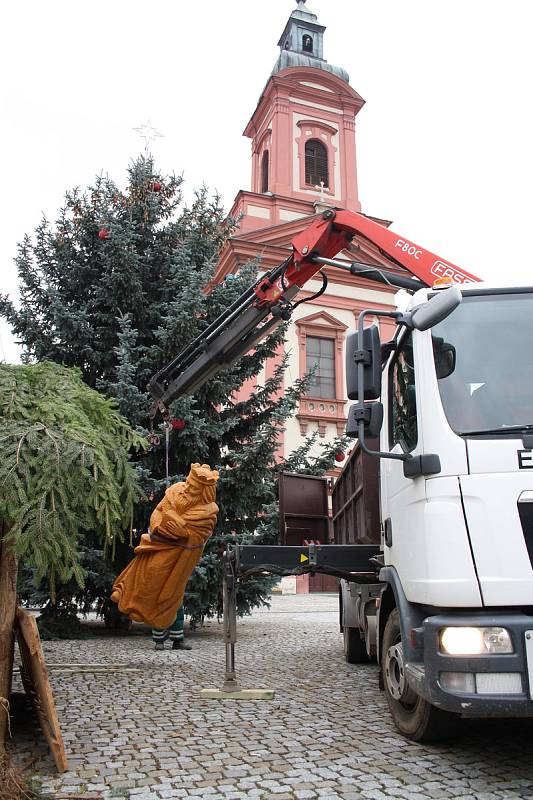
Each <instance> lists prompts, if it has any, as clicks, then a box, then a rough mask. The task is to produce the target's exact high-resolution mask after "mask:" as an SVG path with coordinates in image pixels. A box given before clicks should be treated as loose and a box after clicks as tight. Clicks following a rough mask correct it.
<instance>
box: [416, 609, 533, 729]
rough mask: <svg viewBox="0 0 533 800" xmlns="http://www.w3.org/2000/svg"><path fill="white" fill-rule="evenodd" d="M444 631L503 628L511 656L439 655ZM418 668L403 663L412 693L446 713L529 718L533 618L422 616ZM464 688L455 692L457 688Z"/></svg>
mask: <svg viewBox="0 0 533 800" xmlns="http://www.w3.org/2000/svg"><path fill="white" fill-rule="evenodd" d="M446 627H474V628H478V627H498V628H505V629H506V630H507V631H508V632H509V634H510V637H511V641H512V645H513V652H512V653H505V654H503V653H502V654H490V655H476V656H473V655H448V654H446V653H444V652H442V651H441V646H440V632H441V630H442V629H443V628H446ZM416 636H417V638H423V643H424V661H423V663H413V662H408V663H407V664H406V673H407V679H408V682H409V684H410V685H411V687H412V688H413V689H414V690H415V692H416V693H417V694H419V695H421V696H422V697H423V698H424V699H425V700H427V701H428V702H429V703H431V704H432V705H434V706H437V707H438V708H442V709H443V710H445V711H452V712H455V713H458V714H462V715H463V716H465V717H533V700H532V695H533V616H528V615H526V614H522V613H509V614H506V613H500V614H494V613H487V612H480V613H472V614H453V615H452V614H442V615H438V616H432V617H427V618H426V619H425V620H424V621H423V624H422V629H418V630H417V631H416ZM458 682H460V683H463V684H468V689H467V691H462V690H461V691H457V689H456V688H454V685H455V687H456V686H457V683H458Z"/></svg>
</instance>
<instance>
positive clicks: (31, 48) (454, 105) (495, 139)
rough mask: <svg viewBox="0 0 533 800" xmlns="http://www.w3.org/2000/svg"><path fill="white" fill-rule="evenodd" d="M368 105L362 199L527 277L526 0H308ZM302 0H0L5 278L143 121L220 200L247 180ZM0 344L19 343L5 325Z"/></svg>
mask: <svg viewBox="0 0 533 800" xmlns="http://www.w3.org/2000/svg"><path fill="white" fill-rule="evenodd" d="M307 5H308V7H309V8H311V10H312V11H313V12H314V13H315V14H317V15H318V20H319V22H320V23H321V24H323V25H326V26H327V30H326V32H325V35H324V55H325V58H326V59H327V60H328V61H329V62H330V63H332V64H335V65H337V66H341V67H344V68H345V69H346V70H347V71H348V72H349V75H350V83H351V85H352V86H353V87H354V88H355V89H356V91H357V92H359V94H361V95H362V96H363V97H364V98H365V100H366V105H365V106H364V108H363V109H362V111H361V112H360V113H359V115H358V117H357V130H356V136H357V152H358V168H359V190H360V199H361V202H362V205H363V211H365V212H366V213H369V214H374V215H376V216H379V217H385V218H388V219H391V220H393V225H392V227H393V229H394V230H395V231H397V232H398V233H401V234H403V235H404V236H405V237H407V238H409V239H411V240H413V241H415V242H418V243H419V244H421V245H423V246H425V247H427V248H429V249H430V250H432V251H433V252H436V253H437V254H439V255H441V256H442V257H444V258H446V259H448V260H451V261H453V262H455V263H456V264H458V265H462V266H463V267H465V268H466V269H467V270H469V271H470V272H473V273H474V274H477V275H479V276H480V277H483V278H485V279H487V280H498V279H499V278H504V279H505V281H506V282H525V281H527V282H532V283H533V270H532V256H531V255H530V252H529V244H530V238H531V237H530V228H531V212H532V202H531V192H532V186H533V157H532V148H533V122H532V113H531V108H530V106H531V95H532V90H531V83H532V78H533V47H532V44H531V37H532V31H533V2H532V0H497V1H496V0H309V1H308V3H307ZM294 7H295V3H294V0H226V2H222V1H221V0H196V2H186V1H185V0H173V2H171V1H170V0H90V2H89V1H88V0H74V1H73V0H68V2H67V0H65V1H64V2H63V0H25V2H13V3H9V4H4V5H3V21H2V32H1V34H0V37H1V41H0V74H1V75H2V80H1V85H0V96H1V114H2V123H1V125H0V136H1V140H2V151H3V153H4V156H3V158H4V161H3V170H2V177H3V180H2V184H3V186H2V192H1V198H2V199H1V200H0V205H1V208H2V216H1V223H2V224H1V225H0V258H1V262H0V264H1V280H0V291H2V292H9V293H10V294H11V295H13V296H16V285H17V279H16V272H15V268H14V265H13V257H14V255H15V253H16V244H17V242H18V241H20V239H21V238H22V236H23V235H24V234H25V233H31V231H32V230H33V229H34V227H35V226H36V225H37V224H38V222H39V220H40V218H41V215H42V213H46V214H47V215H48V216H50V217H51V218H54V217H55V215H56V212H57V210H58V209H59V207H60V206H61V203H62V199H63V195H64V192H65V190H66V189H67V188H70V187H73V186H77V185H78V186H82V187H84V186H86V185H87V184H89V183H90V182H91V181H92V179H93V178H94V175H95V174H96V173H99V172H100V171H104V172H107V173H109V175H110V176H111V177H112V178H114V179H115V180H116V181H117V182H118V183H119V184H123V183H124V180H125V169H126V167H127V164H128V162H129V161H130V160H131V158H133V157H134V156H136V155H137V154H138V153H139V152H140V151H141V150H142V149H143V146H144V145H143V142H142V141H141V140H140V139H139V137H138V135H137V134H136V133H135V132H134V131H133V128H135V127H137V126H139V125H141V124H142V123H143V122H145V121H146V120H147V119H150V120H151V121H152V124H153V125H154V126H155V127H156V128H157V129H158V130H159V131H161V132H162V133H163V134H164V138H161V139H158V140H157V141H156V142H155V143H154V145H153V148H152V149H153V153H154V156H155V158H156V162H157V163H158V165H159V166H160V167H161V169H162V170H164V171H175V172H177V173H181V172H183V173H184V177H185V180H186V185H187V187H188V189H189V190H192V189H193V188H194V187H195V186H198V185H200V184H202V183H204V182H205V183H206V184H207V185H209V186H210V187H212V188H213V189H218V191H219V192H220V193H221V195H222V198H223V201H224V204H225V206H226V207H227V208H228V209H229V207H230V206H231V203H232V201H233V199H234V197H235V195H236V193H237V191H238V190H239V189H241V188H244V189H249V188H250V145H249V140H248V139H245V138H243V137H242V131H243V129H244V127H245V125H246V123H247V122H248V120H249V118H250V116H251V115H252V113H253V111H254V109H255V106H256V103H257V100H258V98H259V95H260V93H261V91H262V89H263V86H264V84H265V83H266V81H267V79H268V76H269V74H270V71H271V69H272V67H273V66H274V63H275V61H276V58H277V56H278V52H279V51H278V48H277V41H278V39H279V37H280V36H281V33H282V31H283V28H284V26H285V23H286V21H287V19H288V17H289V14H290V13H291V11H292V9H293V8H294ZM1 334H2V339H1V342H0V359H1V358H5V359H7V360H14V359H15V358H16V352H17V350H16V348H15V346H14V344H13V342H12V340H11V337H10V336H9V334H8V331H7V329H6V327H5V326H4V327H2V328H1Z"/></svg>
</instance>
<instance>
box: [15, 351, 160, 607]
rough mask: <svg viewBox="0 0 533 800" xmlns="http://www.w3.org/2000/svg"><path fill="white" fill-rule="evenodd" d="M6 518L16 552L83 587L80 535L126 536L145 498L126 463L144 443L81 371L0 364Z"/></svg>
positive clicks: (107, 542) (42, 572)
mask: <svg viewBox="0 0 533 800" xmlns="http://www.w3.org/2000/svg"><path fill="white" fill-rule="evenodd" d="M0 419H1V421H2V426H1V431H0V518H1V519H3V520H5V521H6V522H7V527H8V534H7V537H6V538H7V540H8V541H9V542H11V543H12V546H13V549H14V550H15V552H16V554H17V555H18V556H19V558H21V559H23V560H24V561H25V562H26V563H27V564H29V565H33V566H34V568H35V580H36V582H39V581H41V580H42V579H43V577H44V576H47V578H48V581H49V583H50V586H51V590H52V593H53V586H54V582H55V579H56V578H57V579H58V580H59V581H61V582H62V583H65V582H67V581H68V580H70V579H71V578H74V579H75V580H76V581H77V583H78V584H79V585H83V579H84V571H83V569H82V567H81V565H80V559H79V543H80V541H82V540H83V537H84V535H86V534H87V533H88V532H91V533H92V534H93V535H96V537H97V539H98V541H100V542H101V543H102V544H103V546H104V547H105V548H108V549H110V548H112V547H113V543H114V540H115V538H116V537H119V538H123V536H124V532H125V531H126V530H127V529H128V527H129V526H130V525H131V520H132V516H133V509H134V504H135V503H136V502H137V500H138V499H139V497H140V488H139V485H138V479H137V475H136V472H135V469H134V468H133V466H132V465H131V464H130V463H129V457H130V452H131V451H132V450H135V449H138V448H141V447H145V446H146V442H145V441H144V439H143V438H142V437H141V436H140V435H139V434H138V433H136V432H135V431H134V430H132V428H131V427H130V425H129V424H128V423H127V421H126V420H125V419H124V418H123V417H122V416H121V415H120V414H119V412H118V410H117V407H116V403H115V401H113V400H110V399H107V398H105V397H104V396H103V395H101V394H100V393H98V392H97V391H95V390H93V389H90V388H89V387H88V386H87V385H86V384H85V383H84V382H83V380H82V377H81V373H80V371H79V370H77V369H71V368H66V367H63V366H60V365H58V364H53V363H51V362H43V363H41V364H35V365H21V366H18V365H16V366H13V365H7V364H0Z"/></svg>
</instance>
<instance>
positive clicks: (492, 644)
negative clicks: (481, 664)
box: [439, 627, 514, 656]
mask: <svg viewBox="0 0 533 800" xmlns="http://www.w3.org/2000/svg"><path fill="white" fill-rule="evenodd" d="M439 639H440V649H441V652H443V653H447V654H448V655H450V656H483V655H492V654H500V653H513V652H514V650H513V643H512V641H511V637H510V636H509V631H508V630H506V629H505V628H495V627H491V628H466V627H461V628H460V627H449V628H441V629H440V635H439Z"/></svg>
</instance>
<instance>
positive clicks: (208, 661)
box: [15, 595, 533, 800]
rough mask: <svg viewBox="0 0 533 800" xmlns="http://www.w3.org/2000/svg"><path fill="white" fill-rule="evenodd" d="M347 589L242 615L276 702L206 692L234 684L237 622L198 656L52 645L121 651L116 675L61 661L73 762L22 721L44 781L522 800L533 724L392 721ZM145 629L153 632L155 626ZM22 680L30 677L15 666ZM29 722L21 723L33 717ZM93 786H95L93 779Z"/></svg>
mask: <svg viewBox="0 0 533 800" xmlns="http://www.w3.org/2000/svg"><path fill="white" fill-rule="evenodd" d="M337 620H338V617H337V599H336V597H335V596H333V595H309V596H305V595H294V596H282V597H279V596H277V597H274V598H273V606H272V611H270V612H269V611H266V610H256V611H254V613H253V614H252V616H251V617H249V618H246V619H245V620H243V621H242V622H241V623H240V624H239V628H238V642H237V648H236V659H237V662H236V663H237V673H238V677H239V679H240V681H241V682H242V685H243V686H245V687H247V688H254V687H271V686H274V687H275V690H276V696H275V699H274V700H268V701H246V702H241V701H224V702H222V701H217V700H203V699H201V698H200V697H199V695H198V689H199V688H201V687H208V686H219V685H220V683H221V680H222V673H223V664H224V647H223V641H222V627H221V625H219V624H218V623H217V622H216V621H210V622H208V623H207V624H206V625H205V627H204V628H202V629H200V630H198V631H196V632H195V633H194V634H193V636H192V637H191V638H193V640H194V647H195V649H194V651H192V652H191V653H190V654H187V662H186V669H185V668H184V664H185V659H184V658H182V659H179V658H176V657H175V656H176V654H173V653H172V652H171V651H165V652H163V653H159V652H158V653H155V651H153V650H152V645H151V641H150V637H149V635H148V631H145V633H144V634H143V633H142V631H143V628H142V626H138V625H135V626H134V629H133V635H131V636H122V637H116V638H113V637H109V636H107V635H106V636H105V638H104V637H102V638H98V637H97V638H92V639H87V640H81V641H75V642H74V641H58V642H45V643H44V649H45V653H46V656H47V658H48V660H49V661H50V662H52V661H53V662H56V663H59V662H64V663H105V662H106V661H107V662H110V663H111V662H113V663H119V664H120V663H122V664H124V665H125V666H126V665H127V666H129V667H135V668H136V669H138V670H139V672H137V673H124V672H121V671H120V670H116V671H114V672H113V673H109V674H107V675H106V676H105V677H102V676H95V675H91V674H89V673H85V674H84V673H79V674H77V673H73V674H69V675H67V674H65V673H56V674H54V672H53V670H51V672H50V676H51V681H52V685H53V688H54V692H55V697H56V705H57V709H58V715H59V718H60V723H61V727H62V732H63V737H64V740H65V743H66V747H67V751H68V756H69V760H70V767H71V768H70V770H69V772H68V773H65V774H64V775H62V776H60V775H57V773H56V772H55V771H54V767H53V762H52V759H51V758H50V755H49V753H48V751H47V748H46V746H45V744H44V742H43V740H42V738H41V734H40V732H39V730H38V729H37V728H36V727H35V726H33V725H32V726H28V727H27V728H25V729H24V730H23V729H22V728H20V729H18V730H16V731H15V745H16V752H17V758H19V759H20V761H21V762H24V761H26V760H27V759H29V758H35V759H36V761H35V770H36V773H37V774H38V776H39V777H40V779H41V781H42V787H43V788H42V793H43V794H45V793H46V792H48V795H47V796H49V797H54V796H55V795H58V796H60V795H61V793H63V794H66V793H71V794H74V793H76V792H78V791H81V790H83V791H85V792H86V793H87V792H94V793H96V794H97V795H98V796H99V797H101V798H102V800H119V799H120V798H125V797H126V796H128V797H130V800H165V799H166V798H173V797H178V798H202V797H205V798H206V800H240V799H241V798H247V800H276V799H277V798H279V800H289V798H290V800H318V799H319V798H320V800H333V798H337V799H338V800H356V799H357V800H362V798H367V800H441V798H442V800H447V798H450V800H451V799H452V798H460V799H461V800H467V798H475V800H514V799H515V798H516V799H517V800H521V799H522V798H524V799H525V798H531V797H533V775H532V771H531V766H530V765H531V762H532V760H533V735H532V734H533V722H532V721H508V720H484V721H482V722H472V721H468V722H466V723H465V724H464V726H463V728H464V732H463V735H462V738H461V739H458V740H457V741H454V742H451V743H448V744H447V745H445V746H444V745H442V746H438V745H435V746H425V745H418V744H414V743H412V742H408V741H406V740H405V739H403V738H402V737H401V736H400V735H398V734H397V733H396V731H395V729H394V726H393V725H392V723H391V720H390V717H389V714H388V709H387V707H386V702H385V698H384V696H383V693H382V692H380V691H379V688H378V673H377V668H376V667H375V666H373V665H368V664H367V665H357V664H354V665H349V664H346V663H345V662H344V659H343V655H342V640H341V637H340V635H339V633H338V624H337ZM144 630H145V629H144ZM15 684H16V690H18V689H17V687H19V689H20V688H21V687H20V677H18V672H17V671H16V672H15ZM19 727H20V726H19ZM84 787H85V788H84Z"/></svg>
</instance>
